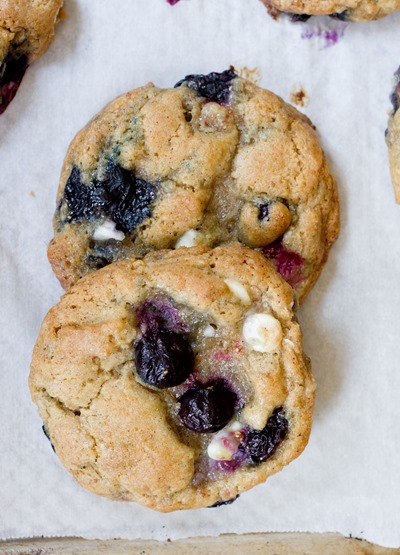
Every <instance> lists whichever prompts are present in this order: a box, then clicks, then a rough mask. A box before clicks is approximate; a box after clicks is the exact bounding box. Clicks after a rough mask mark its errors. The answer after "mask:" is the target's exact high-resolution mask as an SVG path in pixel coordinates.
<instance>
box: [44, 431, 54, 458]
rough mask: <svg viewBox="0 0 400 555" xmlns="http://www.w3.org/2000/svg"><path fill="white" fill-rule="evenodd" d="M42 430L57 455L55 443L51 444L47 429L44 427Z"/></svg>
mask: <svg viewBox="0 0 400 555" xmlns="http://www.w3.org/2000/svg"><path fill="white" fill-rule="evenodd" d="M42 430H43V433H44V435H45V436H46V437H47V439H48V440H49V442H50V445H51V448H52V449H53V451H54V453H55V452H56V450H55V449H54V445H53V443H52V442H51V439H50V435H49V432H48V431H47V430H46V428H45V427H44V426H42Z"/></svg>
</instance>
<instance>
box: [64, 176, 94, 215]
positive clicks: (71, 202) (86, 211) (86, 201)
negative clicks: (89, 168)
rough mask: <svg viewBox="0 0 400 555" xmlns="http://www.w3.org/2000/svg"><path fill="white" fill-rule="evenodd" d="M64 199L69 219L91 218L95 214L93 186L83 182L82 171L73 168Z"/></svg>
mask: <svg viewBox="0 0 400 555" xmlns="http://www.w3.org/2000/svg"><path fill="white" fill-rule="evenodd" d="M64 199H65V202H66V203H67V206H68V216H67V219H68V221H71V222H79V221H82V220H89V219H90V218H91V217H92V216H93V206H92V195H91V187H90V186H85V185H83V184H82V182H81V172H80V171H79V169H78V168H76V167H74V168H72V172H71V174H70V176H69V178H68V181H67V183H66V185H65V189H64Z"/></svg>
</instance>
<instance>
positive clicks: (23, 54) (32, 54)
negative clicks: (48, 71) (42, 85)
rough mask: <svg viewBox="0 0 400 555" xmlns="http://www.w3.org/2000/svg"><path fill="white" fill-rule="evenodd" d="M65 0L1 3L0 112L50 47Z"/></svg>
mask: <svg viewBox="0 0 400 555" xmlns="http://www.w3.org/2000/svg"><path fill="white" fill-rule="evenodd" d="M62 5H63V0H46V2H38V1H37V0H2V1H1V3H0V114H2V113H3V112H4V111H5V109H6V108H7V106H8V105H9V103H10V102H11V101H12V99H13V98H14V96H15V94H16V92H17V90H18V87H19V85H20V83H21V81H22V78H23V76H24V74H25V71H26V69H27V68H28V66H29V65H30V64H31V63H32V62H34V61H35V60H36V59H37V58H39V56H41V55H42V54H43V53H44V52H45V51H46V50H47V48H48V47H49V45H50V43H51V41H52V39H53V36H54V30H55V25H56V23H57V20H58V18H59V16H60V11H61V8H62Z"/></svg>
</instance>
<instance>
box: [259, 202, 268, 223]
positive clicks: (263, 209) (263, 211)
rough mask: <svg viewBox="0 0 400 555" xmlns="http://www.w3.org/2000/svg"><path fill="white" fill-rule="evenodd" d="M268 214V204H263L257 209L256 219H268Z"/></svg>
mask: <svg viewBox="0 0 400 555" xmlns="http://www.w3.org/2000/svg"><path fill="white" fill-rule="evenodd" d="M268 214H269V202H266V203H265V204H261V206H260V207H259V209H258V219H259V220H260V221H261V220H264V219H265V218H268Z"/></svg>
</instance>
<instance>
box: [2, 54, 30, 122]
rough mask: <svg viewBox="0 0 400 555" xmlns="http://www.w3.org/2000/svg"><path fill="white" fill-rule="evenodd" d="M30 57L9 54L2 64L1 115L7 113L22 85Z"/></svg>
mask: <svg viewBox="0 0 400 555" xmlns="http://www.w3.org/2000/svg"><path fill="white" fill-rule="evenodd" d="M28 65H29V63H28V57H27V56H25V55H22V56H16V55H14V54H12V53H9V54H7V56H6V58H5V59H4V60H3V62H1V63H0V114H2V113H3V112H5V110H6V108H7V106H8V105H9V104H10V102H11V101H12V99H13V98H14V96H15V95H16V94H17V90H18V88H19V86H20V84H21V81H22V78H23V76H24V74H25V71H26V70H27V68H28Z"/></svg>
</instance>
